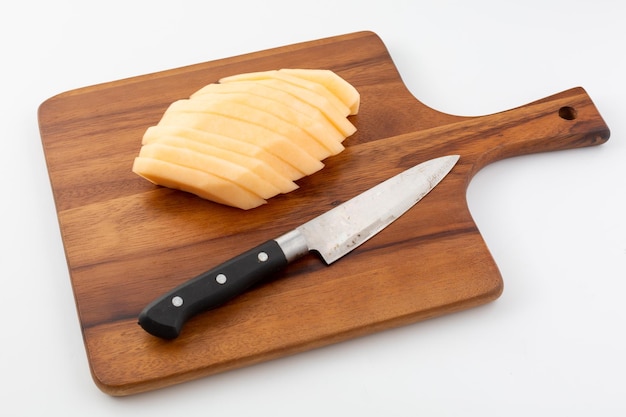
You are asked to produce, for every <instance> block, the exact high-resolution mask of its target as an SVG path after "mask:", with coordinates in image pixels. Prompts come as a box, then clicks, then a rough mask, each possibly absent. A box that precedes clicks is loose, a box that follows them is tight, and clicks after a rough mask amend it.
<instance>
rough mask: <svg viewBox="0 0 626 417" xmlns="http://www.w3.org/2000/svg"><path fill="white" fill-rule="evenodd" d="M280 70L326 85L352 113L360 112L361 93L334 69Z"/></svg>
mask: <svg viewBox="0 0 626 417" xmlns="http://www.w3.org/2000/svg"><path fill="white" fill-rule="evenodd" d="M279 71H280V72H284V73H285V74H289V75H293V76H294V77H299V78H303V79H306V80H309V81H313V82H316V83H318V84H321V85H323V86H325V87H326V88H327V89H328V90H329V91H331V92H332V93H333V94H334V95H335V96H337V98H338V99H339V100H341V101H342V102H343V104H345V105H346V106H348V108H349V109H350V114H351V115H354V114H357V113H358V112H359V105H360V103H361V95H360V94H359V92H358V91H357V89H356V88H354V87H353V86H352V84H350V83H348V82H346V81H345V80H344V79H343V78H341V77H340V76H338V75H337V74H336V73H334V72H333V71H331V70H326V69H298V68H283V69H280V70H279Z"/></svg>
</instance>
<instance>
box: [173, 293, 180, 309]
mask: <svg viewBox="0 0 626 417" xmlns="http://www.w3.org/2000/svg"><path fill="white" fill-rule="evenodd" d="M172 305H173V306H174V307H180V306H182V305H183V297H181V296H179V295H177V296H175V297H172Z"/></svg>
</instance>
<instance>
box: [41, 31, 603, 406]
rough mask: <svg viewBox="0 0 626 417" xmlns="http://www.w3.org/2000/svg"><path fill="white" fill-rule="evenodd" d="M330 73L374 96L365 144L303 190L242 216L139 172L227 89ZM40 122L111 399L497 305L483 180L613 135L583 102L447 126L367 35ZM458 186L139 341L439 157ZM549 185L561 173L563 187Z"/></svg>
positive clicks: (166, 84)
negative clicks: (174, 117)
mask: <svg viewBox="0 0 626 417" xmlns="http://www.w3.org/2000/svg"><path fill="white" fill-rule="evenodd" d="M277 68H326V69H331V70H334V71H335V72H337V73H338V74H339V75H341V76H342V77H344V78H345V79H346V80H347V81H349V82H350V83H352V84H353V85H354V86H355V87H356V88H357V89H358V90H359V91H360V93H361V97H362V105H361V111H360V113H359V114H358V115H357V116H355V117H352V118H351V120H352V122H353V123H354V124H355V125H356V126H357V128H358V132H357V133H356V134H355V135H354V136H352V137H351V138H349V139H348V140H347V141H346V145H347V149H346V150H345V151H344V152H343V153H341V154H340V155H338V156H335V157H331V158H329V159H327V160H326V161H325V163H326V167H325V168H324V169H323V170H322V171H320V172H318V173H316V174H314V175H313V176H311V177H308V178H305V179H303V180H301V181H299V185H300V188H299V189H298V190H296V191H295V192H292V193H290V194H287V195H283V196H280V197H276V198H273V199H272V200H270V202H269V204H267V205H265V206H263V207H260V208H258V209H254V210H251V211H247V212H246V211H241V210H238V209H234V208H229V207H224V206H220V205H217V204H214V203H211V202H208V201H204V200H201V199H199V198H197V197H195V196H193V195H189V194H186V193H182V192H178V191H173V190H170V189H166V188H159V187H156V186H153V185H151V184H150V183H148V182H147V181H145V180H143V179H141V178H140V177H138V176H136V175H135V174H133V173H132V172H131V165H132V162H133V158H134V157H135V156H136V155H137V153H138V152H139V148H140V145H141V138H142V135H143V132H144V131H145V130H146V128H148V127H149V126H151V125H154V124H156V123H157V122H158V120H159V119H160V117H161V115H162V113H163V112H164V111H165V109H166V108H167V106H168V105H169V104H170V103H171V102H172V101H174V100H177V99H180V98H185V97H188V96H189V95H190V94H191V93H192V92H194V91H195V90H197V89H199V88H200V87H202V86H204V85H205V84H208V83H211V82H215V81H217V80H218V79H219V78H220V77H223V76H227V75H232V74H237V73H242V72H248V71H260V70H268V69H277ZM39 123H40V131H41V137H42V141H43V146H44V149H45V155H46V160H47V164H48V171H49V174H50V179H51V184H52V189H53V192H54V197H55V202H56V208H57V211H58V218H59V223H60V228H61V234H62V237H63V242H64V245H65V251H66V255H67V262H68V267H69V272H70V276H71V281H72V287H73V290H74V295H75V299H76V305H77V310H78V314H79V317H80V324H81V327H82V332H83V335H84V341H85V346H86V351H87V355H88V358H89V363H90V367H91V371H92V374H93V377H94V380H95V382H96V384H97V385H98V386H99V387H100V388H101V389H102V390H103V391H104V392H106V393H108V394H111V395H128V394H133V393H138V392H142V391H147V390H152V389H156V388H160V387H164V386H167V385H171V384H175V383H180V382H183V381H187V380H191V379H194V378H199V377H204V376H207V375H210V374H214V373H217V372H222V371H226V370H229V369H233V368H238V367H242V366H246V365H250V364H253V363H257V362H261V361H267V360H270V359H273V358H278V357H281V356H285V355H290V354H294V353H297V352H301V351H305V350H308V349H313V348H316V347H319V346H323V345H328V344H331V343H336V342H340V341H342V340H346V339H350V338H354V337H358V336H362V335H365V334H368V333H372V332H376V331H380V330H383V329H387V328H391V327H394V326H400V325H404V324H408V323H413V322H416V321H419V320H423V319H427V318H430V317H434V316H438V315H442V314H445V313H450V312H454V311H458V310H462V309H466V308H469V307H473V306H476V305H480V304H483V303H486V302H489V301H491V300H494V299H496V298H497V297H498V296H499V295H500V293H501V291H502V279H501V276H500V273H499V271H498V268H497V266H496V263H495V262H494V260H493V259H492V257H491V255H490V253H489V250H488V248H487V246H486V245H485V243H484V241H483V239H482V237H481V235H480V232H479V230H478V228H477V227H476V225H475V224H474V221H473V219H472V217H471V215H470V212H469V210H468V207H467V204H466V190H467V187H468V184H469V181H470V180H471V178H472V176H473V175H474V174H475V173H476V172H477V171H478V170H480V169H481V168H482V167H484V166H485V165H487V164H489V163H491V162H494V161H497V160H500V159H503V158H507V157H512V156H516V155H521V154H528V153H533V152H544V151H551V150H561V149H567V148H577V147H583V146H591V145H598V144H601V143H604V142H605V141H606V140H607V139H608V138H609V129H608V127H607V126H606V124H605V123H604V121H603V120H602V117H601V116H600V114H599V113H598V111H597V110H596V108H595V106H594V104H593V103H592V101H591V100H590V98H589V97H588V95H587V94H586V93H585V91H584V90H583V89H582V88H574V89H572V90H568V91H564V92H562V93H560V94H556V95H554V96H551V97H548V98H544V99H542V100H539V101H537V102H534V103H531V104H528V105H525V106H522V107H519V108H515V109H513V110H509V111H505V112H502V113H498V114H494V115H488V116H483V117H458V116H453V115H448V114H442V113H440V112H437V111H435V110H433V109H430V108H428V107H427V106H425V105H424V104H422V103H420V102H419V101H418V100H417V99H416V98H415V97H413V96H412V95H411V93H410V92H409V91H408V90H407V89H406V87H405V85H404V84H403V82H402V80H401V78H400V76H399V74H398V71H397V70H396V68H395V66H394V64H393V62H392V59H391V57H390V56H389V53H388V51H387V49H386V47H385V46H384V44H383V43H382V41H381V40H380V39H379V38H378V36H376V34H374V33H372V32H359V33H353V34H348V35H343V36H338V37H333V38H328V39H322V40H316V41H312V42H306V43H301V44H296V45H290V46H284V47H280V48H276V49H271V50H266V51H261V52H257V53H252V54H247V55H242V56H236V57H232V58H228V59H222V60H217V61H212V62H206V63H202V64H198V65H192V66H188V67H183V68H177V69H173V70H169V71H164V72H159V73H155V74H149V75H144V76H139V77H135V78H130V79H124V80H120V81H115V82H111V83H106V84H101V85H95V86H91V87H86V88H81V89H78V90H74V91H69V92H65V93H63V94H60V95H57V96H55V97H52V98H50V99H49V100H47V101H45V102H44V103H42V105H41V106H40V109H39ZM449 154H459V155H461V159H460V161H459V163H458V164H457V166H456V167H455V168H454V169H453V171H452V172H451V174H449V175H448V177H446V178H445V179H444V181H443V182H442V183H441V184H440V185H439V186H438V187H437V188H436V189H435V190H433V191H432V192H431V193H430V194H429V195H428V196H426V198H424V199H423V200H422V201H421V202H420V203H418V204H417V205H416V206H415V207H414V208H413V209H411V210H410V211H409V212H408V213H407V214H405V215H404V216H403V217H401V218H400V219H399V220H397V221H396V222H395V223H393V224H392V225H391V226H389V227H388V228H387V229H385V230H384V231H382V232H381V233H380V234H379V235H377V236H376V237H374V238H373V239H372V240H370V241H369V242H367V243H365V244H364V245H363V246H361V247H360V248H358V249H357V250H355V251H354V252H352V253H351V254H349V255H348V256H346V257H345V258H343V259H341V260H339V261H338V262H336V263H335V264H333V265H332V266H325V264H324V263H323V262H322V261H321V260H320V259H319V258H317V257H316V256H308V257H306V258H304V259H301V260H300V261H298V262H296V263H294V264H292V265H291V266H289V267H288V269H287V270H286V271H285V272H284V273H283V274H281V275H280V276H277V277H276V279H275V280H274V281H272V282H271V283H269V284H266V285H263V286H260V287H258V288H256V289H254V290H253V291H251V292H249V293H248V294H246V295H244V296H242V297H240V298H238V299H236V300H233V301H232V302H230V303H228V304H227V305H225V306H224V307H222V308H220V309H217V310H214V311H211V312H208V313H206V314H202V315H200V316H198V317H196V318H194V319H192V320H191V321H190V322H189V323H188V324H187V326H186V327H185V328H184V330H183V333H182V335H181V336H180V337H179V338H178V339H176V340H174V341H163V340H160V339H157V338H155V337H152V336H150V335H148V334H147V333H145V332H144V331H143V330H142V329H141V328H140V327H139V326H138V325H137V315H138V313H139V312H140V311H141V309H142V308H143V307H144V306H145V305H146V304H147V303H148V302H149V301H151V300H152V299H153V298H155V297H156V296H158V295H160V294H161V293H163V292H165V291H167V290H169V289H170V288H171V287H173V286H175V285H178V284H179V283H181V282H183V281H185V280H187V279H189V278H191V277H193V276H195V275H197V274H198V273H200V272H203V271H204V270H206V269H208V268H210V267H212V266H214V265H215V264H217V263H219V262H222V261H224V260H226V259H228V258H230V257H232V256H234V255H236V254H238V253H239V252H240V251H242V250H243V249H248V248H250V247H252V246H253V245H256V244H258V243H261V242H263V241H265V240H267V239H269V238H273V237H277V236H279V235H281V234H283V233H285V232H287V231H289V230H290V229H292V228H294V227H295V226H297V225H299V224H301V223H302V222H304V221H305V220H308V219H310V218H312V217H314V216H315V215H318V214H320V213H322V212H324V211H327V210H329V209H330V208H332V207H334V206H335V205H336V204H338V203H340V202H343V201H345V200H347V199H348V198H350V197H352V196H354V195H356V194H358V193H359V192H361V191H363V190H365V189H367V188H369V187H372V186H373V185H375V184H377V183H379V182H381V181H383V180H384V179H386V178H388V177H391V176H392V175H394V174H397V173H398V172H400V171H402V170H404V169H406V168H409V167H411V166H413V165H416V164H418V163H420V162H423V161H425V160H428V159H430V158H434V157H438V156H443V155H449ZM546 174H549V173H546Z"/></svg>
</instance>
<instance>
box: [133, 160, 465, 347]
mask: <svg viewBox="0 0 626 417" xmlns="http://www.w3.org/2000/svg"><path fill="white" fill-rule="evenodd" d="M458 159H459V156H458V155H449V156H444V157H439V158H435V159H431V160H429V161H426V162H423V163H421V164H419V165H416V166H414V167H413V168H409V169H407V170H406V171H403V172H401V173H399V174H397V175H396V176H394V177H391V178H389V179H388V180H386V181H384V182H382V183H380V184H378V185H376V186H375V187H373V188H370V189H369V190H366V191H364V192H363V193H361V194H359V195H357V196H356V197H353V198H352V199H350V200H348V201H346V202H345V203H343V204H341V205H339V206H337V207H335V208H333V209H332V210H329V211H327V212H326V213H323V214H321V215H319V216H317V217H315V218H314V219H312V220H309V221H308V222H306V223H304V224H302V225H300V226H298V227H296V228H295V229H293V230H291V231H289V232H287V233H286V234H284V235H281V236H279V237H277V238H275V239H271V240H268V241H267V242H265V243H262V244H260V245H258V246H256V247H255V248H253V249H250V250H248V251H246V252H244V253H242V254H240V255H238V256H236V257H235V258H233V259H231V260H229V261H226V262H225V263H223V264H221V265H219V266H217V267H215V268H213V269H211V270H209V271H206V272H204V273H202V274H200V275H198V276H197V277H195V278H193V279H191V280H189V281H187V282H185V283H183V284H181V285H179V286H178V287H176V288H174V289H172V290H171V291H169V292H167V293H166V294H164V295H162V296H160V297H158V298H157V299H155V300H154V301H152V302H151V303H150V304H148V305H147V306H146V307H145V308H144V309H143V310H142V311H141V313H140V314H139V320H138V321H139V325H140V326H141V327H142V328H143V329H144V330H145V331H147V332H148V333H150V334H152V335H154V336H157V337H160V338H163V339H174V338H176V337H178V335H179V334H180V332H181V330H182V328H183V326H184V324H185V322H186V321H187V320H189V319H190V318H191V317H193V316H195V315H197V314H199V313H201V312H203V311H207V310H210V309H213V308H216V307H219V306H220V305H221V304H223V303H225V302H227V301H229V300H231V299H232V298H234V297H236V296H238V295H240V294H242V293H244V292H245V291H247V290H248V289H249V288H250V287H252V286H254V285H256V284H258V283H260V282H262V281H263V280H266V279H268V278H271V277H272V276H274V275H275V274H277V273H278V272H279V271H280V270H281V269H283V268H284V267H285V266H286V265H287V264H289V263H290V262H292V261H294V260H296V259H298V258H300V257H302V256H304V255H306V254H307V253H309V252H310V251H316V252H318V253H319V255H320V256H321V258H322V259H323V260H324V261H325V262H326V263H327V264H329V265H330V264H331V263H333V262H335V261H336V260H338V259H339V258H341V257H342V256H344V255H346V254H347V253H349V252H351V251H352V250H353V249H355V248H356V247H358V246H359V245H361V244H362V243H364V242H365V241H367V240H368V239H370V238H371V237H372V236H374V235H375V234H377V233H378V232H380V231H381V230H382V229H384V228H385V227H386V226H388V225H389V224H391V223H392V222H393V221H394V220H396V219H397V218H398V217H400V216H401V215H402V214H404V213H405V212H406V211H407V210H409V209H410V208H411V207H413V205H415V204H416V203H417V202H418V201H420V200H421V199H422V198H423V197H424V196H425V195H426V194H428V193H429V192H430V191H431V190H432V189H433V188H435V186H436V185H437V184H438V183H439V182H440V181H441V180H442V179H443V178H444V177H445V176H446V175H447V174H448V173H449V172H450V171H451V170H452V168H453V167H454V165H455V164H456V163H457V161H458Z"/></svg>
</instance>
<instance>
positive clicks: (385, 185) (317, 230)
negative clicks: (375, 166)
mask: <svg viewBox="0 0 626 417" xmlns="http://www.w3.org/2000/svg"><path fill="white" fill-rule="evenodd" d="M458 160H459V156H458V155H450V156H444V157H440V158H435V159H431V160H429V161H426V162H423V163H421V164H419V165H417V166H415V167H413V168H410V169H408V170H406V171H404V172H401V173H400V174H398V175H396V176H394V177H392V178H389V179H388V180H386V181H384V182H382V183H380V184H378V185H376V186H375V187H373V188H370V189H369V190H367V191H365V192H363V193H361V194H359V195H357V196H356V197H354V198H352V199H351V200H348V201H346V202H345V203H343V204H341V205H339V206H337V207H335V208H334V209H332V210H330V211H328V212H326V213H324V214H322V215H320V216H318V217H316V218H314V219H312V220H310V221H308V222H307V223H304V224H303V225H301V226H299V227H297V228H296V229H295V230H293V231H291V232H289V233H287V234H285V235H283V236H281V237H280V238H278V239H276V241H277V242H278V244H279V245H280V246H281V248H282V249H283V251H284V252H285V256H286V257H287V259H288V260H289V261H291V260H293V259H296V258H298V257H300V256H302V255H304V254H305V253H306V252H308V251H311V250H315V251H317V252H319V254H320V256H321V257H322V258H323V259H324V261H325V262H326V263H328V264H330V263H333V262H334V261H336V260H337V259H339V258H341V257H342V256H344V255H346V254H347V253H349V252H350V251H352V250H353V249H355V248H356V247H358V246H359V245H361V244H362V243H364V242H366V241H367V240H368V239H370V238H371V237H372V236H374V235H375V234H376V233H378V232H380V231H381V230H382V229H384V228H385V227H386V226H388V225H389V224H390V223H391V222H393V221H394V220H396V219H397V218H398V217H400V216H401V215H402V214H404V213H405V212H406V211H407V210H408V209H410V208H411V207H413V205H415V204H416V203H417V202H418V201H420V200H421V199H422V198H423V197H424V196H425V195H426V194H428V193H429V192H430V191H431V190H432V189H433V188H435V186H436V185H437V184H439V182H440V181H441V180H442V179H443V178H444V177H445V176H446V175H447V174H448V173H449V172H450V170H452V168H453V167H454V165H455V164H456V163H457V161H458Z"/></svg>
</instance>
